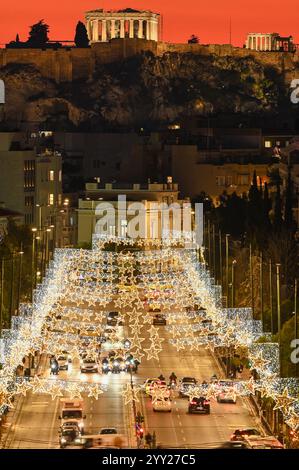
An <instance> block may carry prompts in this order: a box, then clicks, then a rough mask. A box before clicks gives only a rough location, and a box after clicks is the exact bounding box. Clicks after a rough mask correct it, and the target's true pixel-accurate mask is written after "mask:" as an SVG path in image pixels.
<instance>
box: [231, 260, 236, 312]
mask: <svg viewBox="0 0 299 470" xmlns="http://www.w3.org/2000/svg"><path fill="white" fill-rule="evenodd" d="M236 264H237V261H236V260H235V259H234V260H233V262H232V299H231V306H232V308H235V269H236Z"/></svg>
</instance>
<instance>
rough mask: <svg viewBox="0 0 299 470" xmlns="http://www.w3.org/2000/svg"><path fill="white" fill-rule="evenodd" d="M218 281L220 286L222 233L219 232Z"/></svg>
mask: <svg viewBox="0 0 299 470" xmlns="http://www.w3.org/2000/svg"><path fill="white" fill-rule="evenodd" d="M219 274H220V276H219V281H220V285H221V286H222V233H221V230H219Z"/></svg>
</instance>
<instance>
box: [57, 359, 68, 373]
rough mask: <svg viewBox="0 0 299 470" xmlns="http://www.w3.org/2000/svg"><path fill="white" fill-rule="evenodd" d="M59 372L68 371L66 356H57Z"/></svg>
mask: <svg viewBox="0 0 299 470" xmlns="http://www.w3.org/2000/svg"><path fill="white" fill-rule="evenodd" d="M57 362H58V366H59V370H68V368H69V361H68V357H67V356H58V358H57Z"/></svg>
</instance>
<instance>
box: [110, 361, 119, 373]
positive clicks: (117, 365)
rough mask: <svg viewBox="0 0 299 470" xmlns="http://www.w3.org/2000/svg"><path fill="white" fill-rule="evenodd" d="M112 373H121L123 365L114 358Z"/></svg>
mask: <svg viewBox="0 0 299 470" xmlns="http://www.w3.org/2000/svg"><path fill="white" fill-rule="evenodd" d="M111 372H112V374H119V373H120V372H121V367H120V363H119V361H117V360H114V361H113V362H112V369H111Z"/></svg>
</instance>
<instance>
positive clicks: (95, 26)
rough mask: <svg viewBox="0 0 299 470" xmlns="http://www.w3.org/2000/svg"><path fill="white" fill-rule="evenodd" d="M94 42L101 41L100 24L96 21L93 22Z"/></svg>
mask: <svg viewBox="0 0 299 470" xmlns="http://www.w3.org/2000/svg"><path fill="white" fill-rule="evenodd" d="M92 40H93V41H95V42H98V40H99V22H98V20H94V21H93V22H92Z"/></svg>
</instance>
